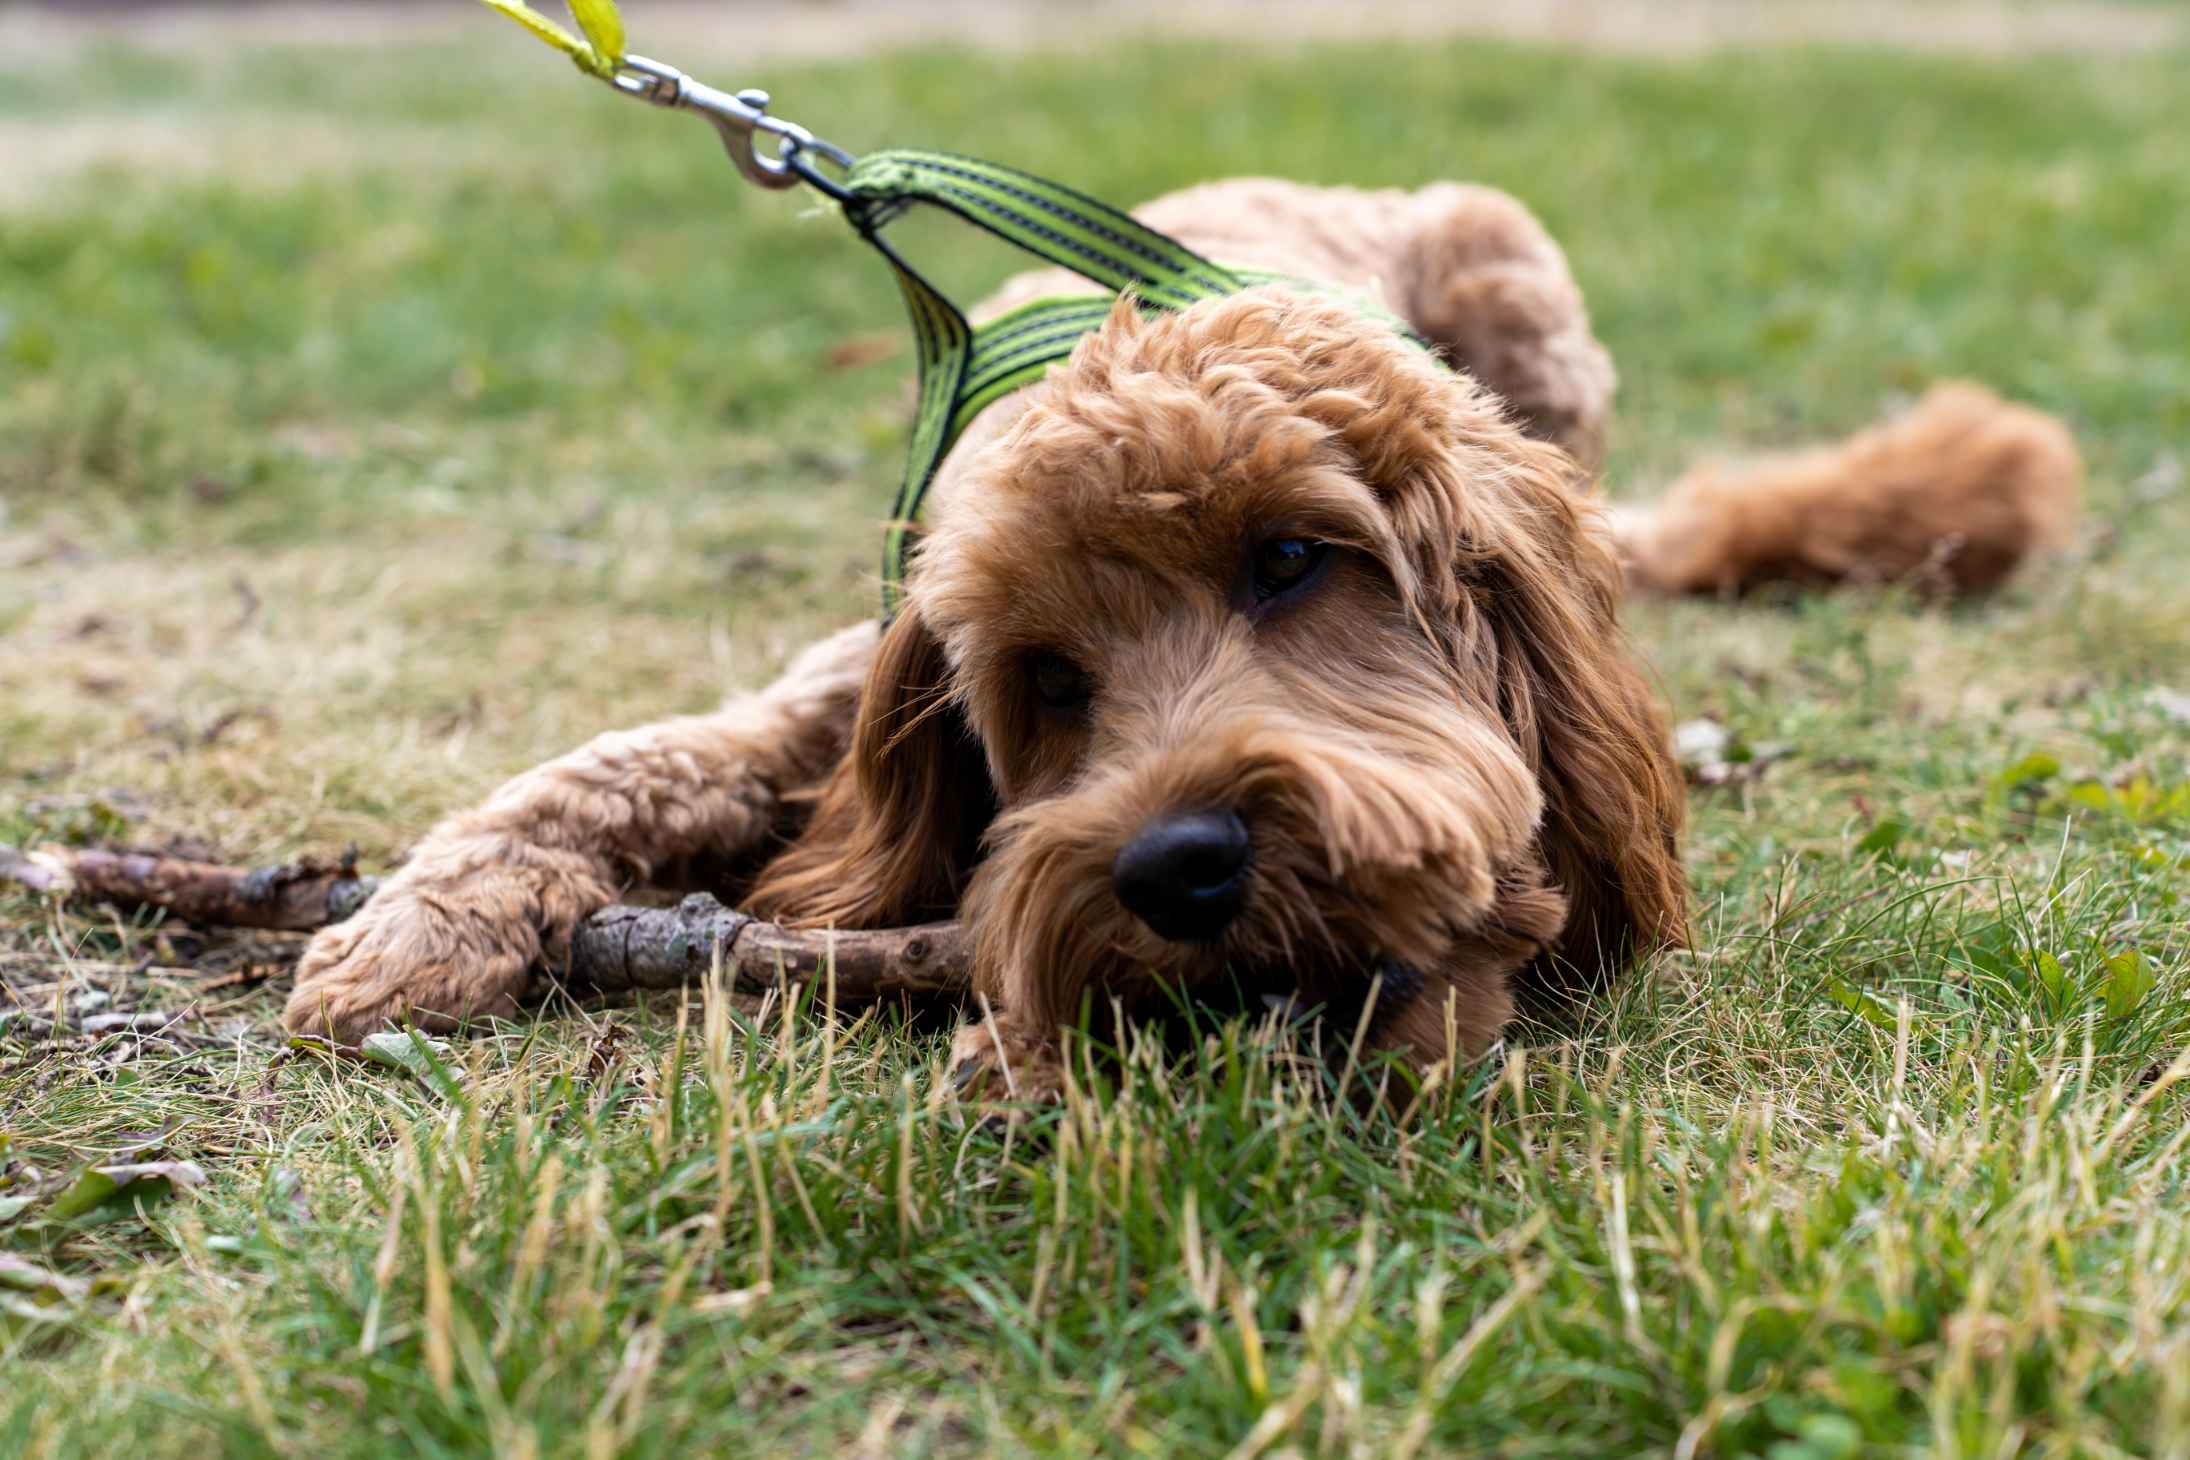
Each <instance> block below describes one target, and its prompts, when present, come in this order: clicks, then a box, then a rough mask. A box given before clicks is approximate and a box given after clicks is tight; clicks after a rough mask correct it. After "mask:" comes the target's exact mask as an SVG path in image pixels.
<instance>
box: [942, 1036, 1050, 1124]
mask: <svg viewBox="0 0 2190 1460" xmlns="http://www.w3.org/2000/svg"><path fill="white" fill-rule="evenodd" d="M950 1080H951V1088H952V1090H953V1092H954V1093H956V1095H957V1096H958V1098H959V1099H960V1100H964V1101H968V1102H978V1103H984V1104H987V1103H995V1102H999V1101H1003V1102H1009V1103H1011V1104H1015V1105H1055V1104H1058V1103H1060V1102H1062V1101H1063V1099H1064V1098H1065V1067H1064V1059H1063V1057H1062V1056H1061V1055H1060V1054H1059V1052H1058V1049H1057V1045H1056V1043H1055V1041H1053V1040H1047V1039H1035V1038H1031V1037H1029V1036H1026V1035H1021V1034H1015V1033H1014V1032H1013V1031H1012V1030H1011V1029H1010V1027H1009V1026H1008V1025H1001V1024H998V1023H997V1022H996V1021H994V1020H983V1021H981V1022H979V1023H974V1024H968V1025H965V1026H964V1027H963V1028H961V1029H960V1030H959V1031H958V1033H957V1034H956V1035H955V1036H954V1037H953V1038H952V1039H951V1053H950Z"/></svg>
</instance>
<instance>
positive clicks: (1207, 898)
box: [1110, 811, 1250, 943]
mask: <svg viewBox="0 0 2190 1460" xmlns="http://www.w3.org/2000/svg"><path fill="white" fill-rule="evenodd" d="M1249 846H1250V843H1249V842H1248V839H1247V823H1246V822H1244V821H1242V820H1240V819H1239V817H1237V816H1236V815H1234V814H1233V813H1231V812H1229V811H1187V812H1181V813H1178V814H1175V815H1171V816H1159V817H1157V818H1156V819H1155V820H1154V821H1151V822H1149V823H1148V824H1147V825H1146V826H1144V827H1142V828H1141V829H1140V830H1139V831H1137V832H1135V833H1134V834H1133V839H1132V840H1131V841H1129V842H1127V843H1126V844H1125V845H1124V846H1122V847H1120V848H1119V849H1118V859H1117V860H1116V861H1115V862H1112V863H1111V864H1110V883H1111V885H1112V886H1113V887H1115V888H1117V890H1118V900H1119V901H1120V902H1122V903H1124V904H1125V905H1126V907H1127V908H1129V909H1131V911H1132V913H1133V915H1134V916H1135V917H1137V918H1139V919H1140V920H1141V921H1142V922H1144V923H1146V924H1148V926H1149V927H1150V928H1151V929H1153V930H1154V931H1155V933H1156V934H1157V935H1158V936H1159V937H1164V938H1168V939H1170V940H1171V941H1172V942H1174V943H1206V942H1208V941H1209V940H1210V939H1212V938H1214V937H1216V936H1217V934H1219V933H1221V932H1223V931H1224V929H1225V927H1226V925H1228V924H1229V923H1230V922H1231V921H1232V919H1234V918H1236V917H1238V916H1239V910H1240V909H1241V908H1242V907H1244V906H1245V905H1246V903H1247V853H1248V849H1249Z"/></svg>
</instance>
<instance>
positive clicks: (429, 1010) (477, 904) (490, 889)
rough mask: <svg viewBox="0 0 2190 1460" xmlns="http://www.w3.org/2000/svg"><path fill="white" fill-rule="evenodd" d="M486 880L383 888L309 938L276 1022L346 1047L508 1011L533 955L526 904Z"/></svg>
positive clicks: (535, 934)
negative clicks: (387, 1031)
mask: <svg viewBox="0 0 2190 1460" xmlns="http://www.w3.org/2000/svg"><path fill="white" fill-rule="evenodd" d="M505 881H506V879H498V878H486V879H480V880H478V881H474V882H468V883H466V884H464V885H462V886H461V887H457V888H423V887H422V888H411V887H404V886H401V885H397V886H393V887H389V888H385V889H383V890H382V891H381V893H380V895H379V896H377V897H375V898H374V899H373V900H372V901H371V902H369V903H367V904H366V905H365V907H364V908H363V909H362V910H360V911H359V912H358V914H357V915H356V916H355V917H353V918H351V919H350V920H349V921H348V922H346V923H338V924H336V925H335V926H334V927H331V928H323V929H321V930H320V931H319V932H318V933H317V934H316V935H314V936H313V938H312V941H311V943H310V945H309V946H308V947H307V948H306V949H305V950H304V957H303V959H302V960H301V961H300V962H299V963H298V965H297V983H296V989H295V991H294V992H292V993H291V994H290V995H289V1004H288V1007H287V1008H286V1009H285V1010H284V1011H283V1013H282V1022H283V1023H285V1024H286V1025H288V1027H289V1030H290V1032H291V1033H294V1034H316V1035H319V1036H322V1037H324V1038H327V1039H332V1040H335V1041H337V1042H339V1043H343V1044H354V1043H356V1042H357V1041H358V1040H359V1039H360V1038H362V1037H363V1036H365V1035H367V1034H370V1033H371V1032H372V1031H373V1030H375V1029H378V1028H380V1027H382V1026H383V1025H387V1024H391V1023H397V1022H400V1021H402V1020H404V1019H406V1018H408V1019H410V1020H411V1021H412V1022H414V1023H416V1024H417V1025H418V1026H419V1027H420V1028H423V1029H437V1030H438V1029H453V1028H455V1027H456V1026H457V1025H458V1024H460V1023H462V1022H464V1021H465V1020H467V1019H483V1018H489V1017H506V1016H508V1015H510V1014H513V1013H515V1012H516V1010H517V1000H518V997H519V995H521V994H522V993H523V992H524V990H525V980H526V977H527V973H528V970H530V968H531V967H532V964H533V962H534V961H535V960H536V959H537V958H538V957H539V954H540V932H539V930H538V929H536V928H535V927H534V926H533V922H532V918H531V915H530V909H531V906H532V905H533V904H532V899H531V898H529V897H526V896H522V895H521V890H519V889H512V888H511V887H509V886H506V885H502V884H503V883H504V882H505Z"/></svg>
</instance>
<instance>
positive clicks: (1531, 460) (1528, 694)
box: [1457, 438, 1688, 992]
mask: <svg viewBox="0 0 2190 1460" xmlns="http://www.w3.org/2000/svg"><path fill="white" fill-rule="evenodd" d="M1499 455H1500V456H1501V457H1502V458H1505V459H1506V460H1507V461H1508V462H1509V463H1510V466H1509V467H1508V469H1506V470H1503V471H1501V472H1500V473H1499V483H1500V487H1501V490H1499V491H1498V492H1497V494H1496V496H1497V500H1495V501H1489V502H1483V503H1482V510H1481V511H1480V512H1479V513H1468V514H1466V515H1467V516H1470V517H1473V518H1475V520H1476V522H1477V523H1478V524H1480V525H1481V527H1482V528H1484V529H1486V530H1485V531H1484V533H1483V537H1484V539H1485V540H1483V541H1481V542H1479V543H1473V544H1470V543H1463V545H1462V549H1461V552H1462V557H1463V559H1464V561H1463V562H1462V563H1461V564H1460V565H1459V568H1458V572H1457V576H1458V578H1460V579H1461V580H1464V581H1467V582H1468V583H1469V584H1470V585H1471V586H1472V588H1473V589H1474V590H1475V591H1474V592H1472V593H1471V594H1470V595H1469V597H1470V599H1471V601H1472V602H1473V604H1474V605H1475V608H1476V611H1477V612H1479V613H1481V614H1482V615H1483V616H1484V618H1485V619H1487V620H1488V625H1489V628H1490V631H1491V634H1492V635H1493V637H1494V639H1495V643H1496V654H1497V662H1498V694H1499V700H1500V709H1501V710H1502V712H1503V713H1504V715H1505V717H1506V720H1507V722H1508V724H1510V725H1511V726H1512V728H1513V732H1514V735H1515V738H1516V740H1517V741H1518V743H1519V744H1520V746H1521V749H1522V751H1523V753H1524V754H1526V755H1528V756H1530V757H1531V758H1532V759H1533V761H1534V762H1535V764H1536V769H1537V777H1538V780H1539V782H1540V783H1541V785H1542V787H1543V791H1544V822H1543V830H1542V832H1541V847H1542V851H1543V855H1544V859H1545V861H1546V862H1547V863H1548V864H1549V866H1550V869H1551V873H1552V877H1553V878H1554V880H1555V881H1556V882H1557V883H1558V884H1559V886H1560V888H1561V890H1562V891H1564V892H1565V893H1566V895H1567V898H1568V902H1569V907H1570V911H1569V915H1568V919H1567V926H1566V930H1565V932H1564V933H1563V934H1562V935H1561V936H1560V939H1559V941H1558V943H1557V945H1556V946H1555V947H1554V948H1553V949H1552V950H1551V951H1550V952H1549V953H1548V954H1547V955H1546V956H1545V957H1544V958H1542V959H1540V960H1539V961H1538V963H1537V965H1536V967H1535V970H1534V972H1535V974H1536V975H1537V976H1538V982H1539V984H1540V985H1542V986H1544V987H1545V989H1546V991H1547V992H1575V991H1578V990H1580V989H1585V988H1590V987H1595V986H1598V985H1601V984H1602V983H1603V982H1604V981H1605V980H1607V979H1609V978H1610V977H1612V976H1613V975H1614V974H1616V973H1618V972H1619V971H1620V969H1621V968H1622V967H1623V966H1624V965H1625V964H1626V963H1627V962H1628V961H1629V960H1630V959H1632V958H1634V957H1638V956H1641V955H1643V954H1647V953H1650V952H1654V951H1655V950H1657V949H1659V948H1664V947H1669V946H1677V945H1679V944H1681V943H1684V942H1685V941H1686V940H1687V935H1688V906H1687V904H1688V882H1687V875H1686V872H1685V870H1684V869H1683V867H1682V865H1681V860H1680V847H1679V838H1680V829H1681V821H1682V817H1683V813H1684V811H1685V807H1686V798H1685V796H1684V793H1683V790H1682V785H1681V778H1680V773H1679V769H1678V766H1677V764H1676V762H1675V761H1674V758H1673V754H1672V748H1671V745H1670V743H1669V741H1668V737H1667V735H1666V728H1665V722H1664V719H1663V718H1662V717H1661V715H1660V714H1659V711H1658V708H1657V702H1656V700H1655V698H1654V697H1653V695H1652V694H1651V691H1650V686H1649V684H1648V682H1647V681H1646V680H1645V679H1644V678H1643V675H1642V672H1641V670H1640V669H1639V668H1638V666H1637V665H1636V663H1635V661H1634V659H1633V658H1632V657H1631V656H1630V654H1629V653H1628V650H1627V646H1626V643H1625V642H1624V640H1623V638H1622V635H1621V631H1620V625H1619V614H1618V609H1619V603H1620V599H1621V596H1622V588H1621V581H1620V567H1619V563H1618V561H1617V559H1616V558H1615V556H1614V554H1613V550H1612V544H1611V539H1610V535H1609V533H1607V532H1606V531H1605V530H1604V528H1603V525H1602V523H1601V522H1600V521H1599V517H1600V513H1599V509H1598V508H1597V507H1596V505H1595V504H1594V503H1593V502H1591V501H1590V500H1589V499H1588V496H1587V491H1588V487H1587V483H1586V481H1585V480H1584V478H1583V476H1582V473H1581V471H1580V469H1579V468H1577V467H1576V466H1575V464H1574V463H1573V461H1572V459H1571V458H1569V457H1568V456H1567V455H1566V453H1565V452H1563V451H1561V450H1559V449H1558V448H1556V447H1553V446H1548V445H1544V444H1541V443H1538V442H1533V441H1522V440H1519V439H1517V438H1516V439H1513V440H1510V441H1505V442H1501V443H1500V448H1499ZM1458 487H1459V489H1460V490H1461V491H1466V490H1468V487H1467V484H1465V483H1461V484H1458ZM1477 490H1478V491H1480V490H1481V487H1480V486H1479V485H1478V487H1477ZM1493 516H1495V517H1498V518H1503V519H1504V520H1503V521H1497V522H1494V521H1492V520H1490V519H1491V518H1492V517H1493Z"/></svg>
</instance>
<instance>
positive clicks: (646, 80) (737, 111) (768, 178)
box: [611, 56, 852, 189]
mask: <svg viewBox="0 0 2190 1460" xmlns="http://www.w3.org/2000/svg"><path fill="white" fill-rule="evenodd" d="M611 84H613V85H614V86H615V88H616V89H617V90H618V91H621V92H623V93H624V94H625V95H626V96H635V97H638V98H639V99H640V100H642V101H650V102H652V103H654V105H656V106H662V107H674V108H676V109H678V110H681V111H688V112H697V113H698V114H699V115H701V116H703V117H705V118H707V120H709V121H710V122H713V123H714V124H715V131H716V133H717V134H718V135H719V136H720V137H721V138H722V147H723V150H724V151H725V152H728V153H729V154H730V160H731V162H733V163H734V164H736V166H737V169H738V171H739V172H740V173H742V174H743V175H744V176H745V178H746V180H747V181H748V182H753V183H757V184H758V185H760V186H761V187H764V188H770V189H778V188H788V187H795V186H797V185H798V184H799V183H801V182H810V181H815V180H816V174H815V173H814V172H813V171H812V170H811V168H810V167H801V166H798V165H797V164H796V163H795V162H794V159H795V158H796V157H797V156H798V154H799V153H800V152H803V151H813V152H819V153H821V154H822V155H823V156H825V157H827V158H828V159H829V160H830V161H832V162H834V163H836V164H837V165H838V166H840V167H845V168H849V167H850V166H851V165H852V156H851V154H850V153H848V152H846V151H845V150H844V149H843V148H841V147H838V146H836V145H835V144H834V143H830V142H824V141H822V140H821V139H820V138H818V137H816V136H815V135H814V134H813V133H811V132H809V131H807V130H806V129H805V128H804V127H802V126H800V125H799V124H798V123H796V122H788V121H785V120H784V119H783V118H781V117H777V116H771V115H769V113H768V93H767V92H765V91H758V90H751V89H748V90H745V91H740V92H737V93H736V94H734V95H733V94H732V93H730V92H727V91H717V90H716V89H715V88H714V87H712V86H709V85H706V84H705V83H704V82H699V81H694V80H693V79H692V78H691V77H689V76H687V75H685V74H684V73H683V72H682V71H679V70H678V69H677V68H676V67H674V66H667V65H664V64H663V63H661V62H660V61H650V60H648V59H647V58H646V57H644V56H626V57H624V58H623V60H622V61H621V62H620V63H619V64H618V65H617V68H616V75H615V77H614V78H613V80H612V83H611ZM756 132H766V133H768V134H769V135H770V136H772V137H775V138H776V139H777V141H776V152H775V155H774V156H773V157H770V156H767V155H765V154H763V153H762V152H760V151H758V150H756V149H755V147H754V145H753V134H754V133H756Z"/></svg>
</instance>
